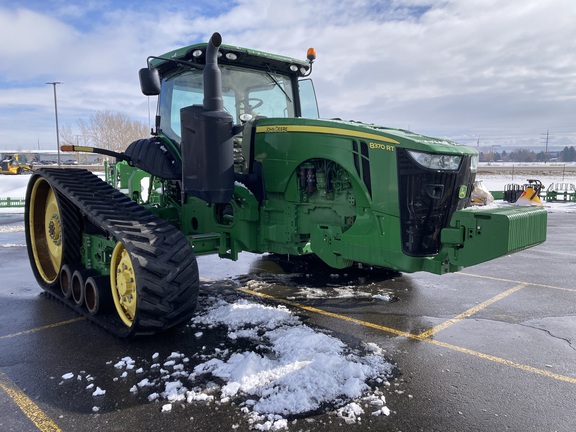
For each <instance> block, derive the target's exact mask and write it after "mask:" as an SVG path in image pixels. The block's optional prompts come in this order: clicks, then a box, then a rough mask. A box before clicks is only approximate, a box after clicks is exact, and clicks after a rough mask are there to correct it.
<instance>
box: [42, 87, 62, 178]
mask: <svg viewBox="0 0 576 432" xmlns="http://www.w3.org/2000/svg"><path fill="white" fill-rule="evenodd" d="M46 84H52V85H53V86H54V113H55V114H56V147H57V148H58V167H60V132H59V131H58V102H57V99H56V85H58V84H64V83H61V82H58V81H53V82H47V83H46Z"/></svg>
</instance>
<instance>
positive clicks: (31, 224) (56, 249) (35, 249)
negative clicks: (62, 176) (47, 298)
mask: <svg viewBox="0 0 576 432" xmlns="http://www.w3.org/2000/svg"><path fill="white" fill-rule="evenodd" d="M62 228H63V227H62V216H61V213H60V206H59V205H58V200H57V197H56V194H55V193H54V190H53V189H52V187H51V186H50V184H49V183H48V182H47V181H46V180H44V179H42V178H40V179H39V180H38V181H36V182H35V183H34V185H33V187H32V190H31V194H30V212H29V220H28V229H29V232H30V242H31V249H32V253H33V255H34V262H35V264H36V268H37V270H38V274H39V276H40V277H41V278H42V280H43V281H44V282H45V283H47V284H52V283H54V282H55V281H56V279H57V278H58V275H59V273H60V267H61V265H62V257H63V246H64V236H63V229H62Z"/></svg>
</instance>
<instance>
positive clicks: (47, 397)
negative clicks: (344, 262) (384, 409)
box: [0, 213, 576, 432]
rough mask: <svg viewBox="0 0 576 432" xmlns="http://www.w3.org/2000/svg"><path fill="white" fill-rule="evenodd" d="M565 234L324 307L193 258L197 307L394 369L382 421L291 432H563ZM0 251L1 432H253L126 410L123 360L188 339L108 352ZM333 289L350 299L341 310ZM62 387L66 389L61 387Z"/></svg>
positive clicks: (223, 413)
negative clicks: (355, 349)
mask: <svg viewBox="0 0 576 432" xmlns="http://www.w3.org/2000/svg"><path fill="white" fill-rule="evenodd" d="M19 223H21V222H19V219H18V216H11V217H10V218H0V225H1V224H4V225H8V226H18V224H19ZM573 225H574V215H573V214H563V213H552V214H550V215H549V226H548V239H547V241H546V242H545V243H544V244H542V245H539V246H537V247H534V248H531V249H528V250H525V251H522V252H518V253H516V254H513V255H510V256H506V257H502V258H500V259H498V260H494V261H491V262H489V263H485V264H481V265H478V266H475V267H471V268H468V269H465V270H464V271H462V272H459V273H455V274H450V275H444V276H435V275H430V274H426V273H416V274H395V273H389V272H380V271H376V272H374V273H370V272H365V273H363V274H362V275H361V276H359V277H358V279H357V280H356V283H354V281H352V282H351V281H350V279H349V278H345V277H342V279H339V278H334V279H333V280H330V281H329V283H326V284H325V286H324V287H323V288H326V289H325V290H324V291H325V294H324V295H319V294H318V292H317V291H315V290H314V291H306V290H302V286H303V285H307V284H306V283H305V282H306V280H304V281H300V280H299V279H297V278H294V279H292V280H290V278H287V279H286V278H285V279H275V278H274V277H269V276H263V275H256V274H254V275H251V274H250V271H251V269H252V271H254V270H255V269H257V268H259V267H261V266H264V265H266V264H267V263H266V260H265V259H263V258H258V257H253V256H251V257H249V258H248V259H246V260H245V262H243V261H241V262H238V263H235V264H234V265H229V262H227V261H220V260H218V259H217V258H214V257H202V258H201V259H199V266H200V273H201V276H203V277H205V278H209V279H211V282H210V283H208V282H206V283H204V284H203V285H202V287H201V298H207V297H210V296H226V297H227V298H235V297H245V298H250V299H251V300H253V301H261V302H264V303H270V304H283V305H285V306H287V307H288V308H289V309H290V310H292V311H294V312H295V313H297V314H298V315H299V316H300V317H301V318H302V319H303V320H305V321H306V323H307V324H308V325H310V326H313V327H315V328H318V329H320V330H322V331H326V332H329V333H330V334H332V335H333V336H336V337H338V338H339V339H341V340H342V341H344V342H345V343H346V344H348V345H350V346H355V345H359V344H361V343H373V344H376V345H378V346H379V347H381V348H382V349H383V350H384V352H385V355H386V357H387V358H389V359H390V360H391V361H393V362H394V363H395V364H396V372H395V375H394V378H393V379H392V380H391V385H390V386H389V387H388V389H387V390H386V402H387V406H388V407H389V408H390V410H391V414H390V415H389V416H377V417H375V416H370V415H369V414H367V415H365V416H364V417H363V418H362V419H361V421H359V422H355V423H353V424H347V423H345V422H344V421H342V420H341V419H340V418H336V417H334V416H331V415H330V414H329V413H326V412H316V413H309V414H307V415H305V416H299V417H294V418H290V419H289V424H288V430H294V431H306V430H315V431H316V430H319V431H331V430H336V429H337V430H344V431H365V430H378V431H566V432H568V431H573V430H574V424H575V423H576V411H575V410H574V405H575V403H576V283H575V279H574V277H575V275H574V268H575V266H574V264H575V262H576V251H575V250H574V246H573V245H574V244H576V232H575V231H574V229H573ZM0 244H9V245H10V246H9V247H0V275H2V279H1V280H2V282H0V412H1V416H0V430H2V431H38V430H40V431H94V430H102V431H125V430H129V429H134V430H139V431H176V430H238V431H244V430H250V429H251V426H250V424H249V422H247V421H246V418H245V416H244V415H243V413H242V410H241V409H240V407H238V406H236V405H235V404H234V403H210V404H207V403H194V404H183V405H182V406H178V407H177V408H176V409H172V410H171V411H170V412H162V409H161V405H160V404H158V403H154V402H150V401H149V400H147V399H145V398H141V397H138V396H135V395H132V394H131V393H130V392H129V391H128V387H130V386H131V385H133V383H130V382H123V381H122V380H118V376H117V372H116V371H115V370H114V367H111V364H113V363H114V362H117V361H118V360H120V359H122V358H125V357H130V358H134V359H144V358H150V357H152V356H153V355H154V354H155V353H161V355H163V356H167V355H169V354H170V353H171V352H181V353H186V354H187V355H190V356H191V355H192V354H193V353H194V352H197V351H198V350H200V349H202V348H203V347H201V346H199V345H198V341H197V338H195V337H193V335H194V332H195V330H194V328H192V327H190V326H187V327H184V328H181V329H178V330H175V331H171V332H169V333H167V334H163V335H159V336H155V337H151V338H146V339H137V340H130V341H126V340H122V339H118V338H115V337H113V336H111V335H109V334H107V333H106V332H105V331H104V330H102V329H100V328H99V327H97V326H94V325H92V324H90V323H89V322H87V321H86V320H84V319H83V318H81V317H80V316H78V315H76V314H75V313H74V312H72V311H70V310H68V309H67V308H66V307H65V306H63V305H61V304H60V303H58V302H56V301H54V300H51V299H49V298H47V297H46V296H45V295H43V294H42V293H41V290H40V288H39V287H38V286H37V284H36V282H35V280H34V277H33V275H32V272H31V270H30V266H29V264H28V258H27V254H26V248H25V246H24V245H23V233H21V232H20V231H18V229H15V230H7V231H0ZM312 271H313V269H310V272H312ZM238 275H245V276H242V277H239V278H236V276H238ZM231 279H233V280H234V283H231ZM312 279H313V278H312ZM339 285H342V286H345V287H347V288H350V286H352V290H351V291H350V290H348V291H347V292H348V294H347V295H341V294H338V292H339V291H338V289H337V288H338V286H339ZM321 287H322V286H321ZM365 291H378V292H379V293H382V292H385V293H387V297H386V298H387V299H389V301H376V300H375V299H374V297H371V296H363V295H360V294H361V293H362V292H365ZM350 292H351V293H352V294H350ZM213 339H214V340H212V341H211V342H209V343H213V344H214V345H215V346H221V345H222V344H225V343H226V342H225V341H223V340H219V339H218V335H214V338H213ZM202 343H204V344H205V343H206V341H203V342H202ZM67 373H73V374H74V379H63V376H64V375H65V374H67ZM90 377H96V378H97V380H96V382H97V383H109V385H108V391H107V393H106V394H105V395H103V396H97V397H95V396H93V395H92V394H90V393H88V392H86V390H85V389H86V383H87V382H88V381H87V380H89V379H90ZM112 383H113V384H112ZM96 405H97V406H98V410H97V411H96V410H95V406H96Z"/></svg>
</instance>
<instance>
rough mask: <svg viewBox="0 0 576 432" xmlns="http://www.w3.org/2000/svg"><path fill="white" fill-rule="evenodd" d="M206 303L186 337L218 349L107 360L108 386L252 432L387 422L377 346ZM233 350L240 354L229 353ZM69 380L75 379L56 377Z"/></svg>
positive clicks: (267, 312) (292, 320) (274, 314)
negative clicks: (334, 421)
mask: <svg viewBox="0 0 576 432" xmlns="http://www.w3.org/2000/svg"><path fill="white" fill-rule="evenodd" d="M207 302H209V306H207V307H205V308H204V310H203V311H202V312H201V313H200V314H199V315H198V316H196V317H195V318H194V319H193V320H192V322H191V325H192V326H193V328H194V329H198V330H199V332H197V333H196V335H193V337H194V339H197V338H200V343H203V342H202V338H203V337H206V338H207V340H208V339H210V338H211V339H210V340H213V338H214V335H215V334H219V335H221V337H222V338H223V339H224V343H222V344H221V345H220V346H221V348H218V347H212V348H210V347H207V346H204V347H203V348H202V349H201V350H199V352H195V353H193V354H192V355H187V354H185V353H181V352H172V353H171V354H169V355H168V356H166V357H164V358H161V356H160V355H159V354H158V353H155V354H154V355H153V356H152V358H150V359H133V358H131V357H122V358H120V359H116V360H110V361H109V362H107V364H108V365H109V366H110V367H111V368H112V370H113V371H115V372H114V373H115V374H116V375H119V377H118V376H117V377H115V378H114V379H113V381H116V380H120V381H122V382H123V385H124V387H125V388H126V389H127V390H126V391H127V392H128V393H129V394H132V395H133V396H136V397H140V398H141V400H143V401H144V402H148V403H160V408H159V409H160V410H161V411H162V412H165V413H167V414H168V413H170V412H171V411H172V410H173V409H174V408H175V407H176V406H178V407H179V406H181V405H182V404H198V403H203V404H213V403H216V404H231V403H233V404H234V405H236V406H238V407H239V409H240V411H241V413H242V414H244V416H245V418H246V421H247V422H248V423H249V424H250V426H251V427H252V428H254V429H256V430H281V429H287V428H288V427H289V424H291V422H292V421H293V419H294V418H295V416H298V417H300V416H302V415H304V416H306V415H307V414H313V413H317V412H326V413H331V414H332V415H334V416H335V417H338V418H340V419H342V420H343V421H344V422H345V423H355V422H358V421H360V419H361V418H362V416H368V415H374V416H375V415H385V416H387V415H389V414H390V410H389V408H388V407H387V406H386V398H385V396H384V392H385V391H387V389H388V388H389V386H390V384H389V381H388V379H389V378H391V377H392V374H393V372H394V366H393V365H392V364H391V363H390V362H389V361H388V360H387V359H386V358H385V357H384V352H383V350H382V349H381V348H380V347H378V346H377V345H376V344H366V345H365V346H363V347H362V348H361V349H352V348H350V347H348V346H347V345H346V344H344V342H342V341H341V340H339V339H337V338H335V337H333V336H331V335H329V334H327V333H324V332H321V331H318V330H314V329H313V328H311V327H309V326H307V325H305V324H303V323H302V322H301V321H300V319H299V318H298V317H297V316H295V315H294V314H293V313H292V312H290V311H289V310H288V309H287V308H286V307H284V306H267V305H263V304H260V303H256V302H253V301H249V300H245V299H237V300H235V301H233V302H228V301H224V300H222V299H213V298H212V299H208V300H207ZM199 333H202V335H200V336H197V335H198V334H199ZM203 335H206V336H203ZM239 346H241V347H244V348H229V347H239ZM69 375H70V376H71V377H73V376H74V374H73V373H72V372H69V373H67V374H65V375H63V376H62V377H63V378H64V376H66V377H68V376H69ZM80 381H83V379H82V378H80ZM110 385H113V383H110V382H109V383H102V382H98V385H95V384H94V383H90V384H89V385H88V386H87V387H86V390H88V391H89V392H91V393H90V394H91V395H92V396H94V397H97V396H103V395H105V394H106V387H107V386H110ZM98 408H99V409H101V408H100V407H98Z"/></svg>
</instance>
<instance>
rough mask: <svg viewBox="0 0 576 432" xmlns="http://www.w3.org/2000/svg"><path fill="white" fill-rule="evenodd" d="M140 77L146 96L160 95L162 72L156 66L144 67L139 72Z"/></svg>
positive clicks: (141, 86)
mask: <svg viewBox="0 0 576 432" xmlns="http://www.w3.org/2000/svg"><path fill="white" fill-rule="evenodd" d="M138 77H139V78H140V89H141V90H142V93H144V95H145V96H158V95H159V94H160V89H161V83H160V74H159V73H158V69H156V68H142V69H140V71H139V72H138Z"/></svg>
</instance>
